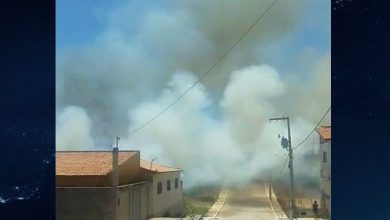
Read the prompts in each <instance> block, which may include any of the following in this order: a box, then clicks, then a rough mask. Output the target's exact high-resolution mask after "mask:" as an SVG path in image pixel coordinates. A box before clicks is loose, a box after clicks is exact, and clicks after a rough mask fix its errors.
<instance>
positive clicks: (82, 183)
mask: <svg viewBox="0 0 390 220" xmlns="http://www.w3.org/2000/svg"><path fill="white" fill-rule="evenodd" d="M56 185H57V186H60V187H73V186H75V185H77V187H103V186H110V185H111V180H110V177H109V176H108V175H105V176H103V175H100V176H92V175H91V176H56Z"/></svg>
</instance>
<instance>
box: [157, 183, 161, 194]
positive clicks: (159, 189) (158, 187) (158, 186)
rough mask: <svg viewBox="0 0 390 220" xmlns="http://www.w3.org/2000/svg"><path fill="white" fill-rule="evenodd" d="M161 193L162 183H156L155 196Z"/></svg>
mask: <svg viewBox="0 0 390 220" xmlns="http://www.w3.org/2000/svg"><path fill="white" fill-rule="evenodd" d="M161 193H162V183H161V182H158V183H157V194H161Z"/></svg>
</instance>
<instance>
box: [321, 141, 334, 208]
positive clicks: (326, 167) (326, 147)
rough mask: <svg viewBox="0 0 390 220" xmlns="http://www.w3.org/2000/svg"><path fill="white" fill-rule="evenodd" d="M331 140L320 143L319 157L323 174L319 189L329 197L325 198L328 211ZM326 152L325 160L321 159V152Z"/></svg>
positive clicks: (329, 206)
mask: <svg viewBox="0 0 390 220" xmlns="http://www.w3.org/2000/svg"><path fill="white" fill-rule="evenodd" d="M331 145H332V143H331V141H328V142H324V143H321V144H320V149H321V150H320V152H321V154H320V158H321V170H322V172H323V175H322V177H321V183H320V187H321V191H323V192H324V194H326V195H328V196H329V197H328V198H327V199H325V203H326V204H325V205H326V207H327V208H328V210H329V213H330V211H331V176H332V174H331V173H332V172H331V170H332V165H331V161H332V152H331ZM324 152H326V154H327V162H324V161H323V154H324Z"/></svg>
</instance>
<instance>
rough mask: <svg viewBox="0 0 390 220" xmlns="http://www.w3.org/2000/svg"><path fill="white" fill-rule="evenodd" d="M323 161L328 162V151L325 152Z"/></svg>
mask: <svg viewBox="0 0 390 220" xmlns="http://www.w3.org/2000/svg"><path fill="white" fill-rule="evenodd" d="M323 161H324V163H327V162H328V154H327V153H326V152H324V154H323Z"/></svg>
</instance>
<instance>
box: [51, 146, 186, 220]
mask: <svg viewBox="0 0 390 220" xmlns="http://www.w3.org/2000/svg"><path fill="white" fill-rule="evenodd" d="M181 172H182V170H181V169H176V168H171V167H167V166H164V165H160V164H156V163H152V162H149V161H146V160H141V159H140V152H139V151H118V150H117V148H114V151H112V152H111V151H68V152H65V151H62V152H57V153H56V219H57V220H68V219H72V220H89V219H91V220H92V219H93V220H96V219H99V220H100V219H102V220H130V219H131V220H132V219H134V220H145V219H148V218H149V217H159V216H164V215H168V216H182V215H184V207H183V191H182V184H181V183H182V180H181V178H180V176H181Z"/></svg>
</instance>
